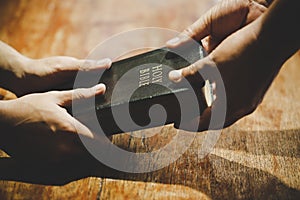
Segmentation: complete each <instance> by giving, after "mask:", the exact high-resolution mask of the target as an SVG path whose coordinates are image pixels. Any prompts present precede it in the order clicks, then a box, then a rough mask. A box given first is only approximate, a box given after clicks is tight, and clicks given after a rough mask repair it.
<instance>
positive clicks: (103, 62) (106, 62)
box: [97, 58, 112, 68]
mask: <svg viewBox="0 0 300 200" xmlns="http://www.w3.org/2000/svg"><path fill="white" fill-rule="evenodd" d="M111 63H112V61H111V59H110V58H105V59H102V60H98V61H97V65H99V66H103V65H107V66H108V68H109V67H110V66H111Z"/></svg>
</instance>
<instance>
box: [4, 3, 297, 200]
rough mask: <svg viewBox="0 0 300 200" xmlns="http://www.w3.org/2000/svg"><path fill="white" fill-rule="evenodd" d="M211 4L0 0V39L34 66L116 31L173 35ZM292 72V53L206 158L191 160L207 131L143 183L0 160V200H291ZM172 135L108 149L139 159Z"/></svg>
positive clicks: (78, 52)
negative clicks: (254, 107)
mask: <svg viewBox="0 0 300 200" xmlns="http://www.w3.org/2000/svg"><path fill="white" fill-rule="evenodd" d="M213 3H214V2H213V1H210V0H190V1H186V0H165V1H161V0H143V1H141V0H123V1H119V0H102V1H100V0H99V1H96V0H86V1H79V0H77V1H76V0H68V1H59V0H53V1H50V0H45V1H39V0H32V1H29V0H28V1H27V0H23V1H16V0H13V1H4V0H3V1H0V13H1V18H0V39H1V40H3V41H5V42H7V43H8V44H10V45H12V46H13V47H14V48H16V49H17V50H18V51H20V52H21V53H23V54H25V55H27V56H30V57H33V58H41V57H47V56H53V55H68V56H74V57H78V58H84V57H86V56H87V55H88V53H89V51H90V50H92V48H94V47H95V46H96V45H97V44H98V43H100V42H102V41H104V40H105V39H107V38H109V37H110V36H112V35H114V34H117V33H120V32H123V31H128V30H131V29H134V28H142V27H149V26H151V27H163V28H170V29H174V30H178V31H181V30H182V29H183V28H184V27H186V26H188V25H189V24H190V23H192V22H193V21H195V20H196V19H197V18H198V17H199V16H200V15H201V14H202V13H203V12H205V10H207V9H208V8H209V7H211V6H212V5H213ZM154 37H155V36H154ZM103 57H105V55H103ZM299 65H300V54H299V53H298V54H296V55H294V56H293V57H292V58H291V59H290V60H289V61H288V62H287V63H286V64H285V66H284V67H283V68H282V70H281V72H280V74H279V76H278V77H277V78H276V80H275V82H274V83H273V84H272V86H271V88H270V90H269V91H268V93H267V95H266V97H265V99H264V101H263V103H262V104H261V105H260V106H259V108H258V109H257V110H256V111H255V113H253V114H252V115H250V116H248V117H246V118H244V119H242V120H240V121H239V122H238V123H236V124H235V125H233V126H231V127H230V128H227V129H225V130H223V131H222V134H221V136H220V138H219V139H218V142H217V144H216V146H215V147H214V149H213V151H212V152H211V153H210V154H209V155H208V156H206V157H205V158H201V157H200V155H199V154H198V151H199V149H201V145H202V142H203V141H204V138H205V135H206V132H202V133H197V134H196V137H195V139H194V141H193V143H192V144H191V146H190V147H189V149H188V150H187V151H186V152H185V153H184V154H183V155H182V156H181V157H180V158H179V159H178V160H177V161H176V162H174V163H172V164H170V165H169V166H167V167H165V168H163V169H160V170H158V171H154V172H150V173H143V174H128V173H122V172H118V171H115V170H112V169H108V168H107V167H105V166H103V165H101V164H99V163H96V164H95V165H94V168H95V169H93V170H90V169H86V165H85V163H84V161H78V163H77V164H76V165H73V166H72V168H69V167H64V166H62V168H61V170H60V171H58V170H57V169H53V168H52V167H51V166H38V165H36V164H35V165H25V164H24V165H18V166H15V168H11V167H7V166H13V164H14V163H13V162H11V161H9V158H7V156H5V154H4V153H2V156H3V158H2V159H0V168H1V171H0V173H1V177H3V179H6V180H2V181H0V199H299V198H300V112H299V110H300V87H299V86H300V78H299V73H300V66H299ZM254 81H255V80H254ZM134 134H140V135H143V134H144V135H146V134H153V136H152V137H149V138H146V139H143V138H135V137H133V135H134ZM174 134H175V130H174V128H172V127H171V126H165V127H163V128H156V129H150V130H145V131H139V132H136V133H132V134H131V135H129V134H122V135H117V136H114V137H113V139H112V141H113V142H114V143H115V144H116V145H118V146H119V147H122V148H124V149H128V150H130V151H135V152H145V151H146V152H147V151H152V150H154V149H158V148H160V147H162V146H163V145H164V144H167V143H168V141H169V140H170V138H172V137H173V136H174ZM170 153H171V152H170ZM7 161H8V163H7ZM9 162H11V163H10V164H12V165H10V164H9ZM90 166H92V165H90ZM91 171H92V172H91ZM7 180H18V181H7ZM28 182H30V183H28ZM32 183H34V184H32Z"/></svg>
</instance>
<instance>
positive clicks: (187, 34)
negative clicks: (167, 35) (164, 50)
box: [167, 0, 268, 52]
mask: <svg viewBox="0 0 300 200" xmlns="http://www.w3.org/2000/svg"><path fill="white" fill-rule="evenodd" d="M267 6H268V3H267V2H266V1H265V0H256V1H254V0H223V1H221V2H220V3H218V4H217V5H215V6H214V7H213V8H211V9H210V10H209V11H208V12H206V13H205V14H204V15H203V16H202V17H201V18H200V19H199V20H197V21H196V22H195V23H194V24H192V25H191V26H189V27H188V28H187V29H185V30H184V31H183V32H182V34H180V35H179V36H178V37H176V38H174V39H172V40H170V41H168V42H167V46H168V47H171V48H174V47H177V46H180V45H182V44H184V43H186V42H187V41H188V40H190V39H194V40H196V41H200V40H202V45H203V47H204V48H205V50H206V51H207V52H211V51H212V50H213V49H214V48H215V47H216V46H217V45H219V44H220V43H221V42H222V41H223V40H224V39H225V38H226V37H227V36H229V35H230V34H232V33H233V32H235V31H237V30H238V29H240V28H242V27H243V26H245V25H247V24H249V23H250V22H252V21H254V20H255V19H257V18H258V17H259V16H260V15H261V14H262V13H264V12H265V10H266V9H267Z"/></svg>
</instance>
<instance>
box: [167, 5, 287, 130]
mask: <svg viewBox="0 0 300 200" xmlns="http://www.w3.org/2000/svg"><path fill="white" fill-rule="evenodd" d="M226 2H227V1H226ZM205 19H208V18H206V17H205ZM213 19H215V18H213ZM225 19H226V18H223V20H225ZM263 20H264V18H263V16H262V17H260V18H258V19H257V20H255V21H253V22H252V23H250V24H248V25H246V26H245V27H243V28H241V29H239V30H238V31H235V32H233V33H232V34H231V35H229V36H227V37H226V38H225V39H224V40H223V41H221V42H219V38H220V37H217V38H218V39H217V40H216V41H217V43H218V45H216V44H217V43H214V44H213V45H212V46H210V45H209V46H208V49H212V48H213V49H214V50H213V51H212V52H211V53H210V54H209V55H208V56H207V57H206V58H204V59H202V60H199V61H197V62H196V63H194V64H192V65H190V66H188V67H186V68H183V69H182V70H177V71H171V72H170V74H169V78H170V79H171V80H173V81H174V82H179V81H180V80H181V79H182V78H183V77H186V78H189V80H193V78H194V79H195V77H196V76H194V75H195V74H196V73H198V72H201V71H202V72H203V71H206V72H208V71H209V70H212V69H214V68H217V69H218V70H219V72H220V74H221V77H222V80H221V79H214V80H211V81H213V82H215V85H216V89H215V92H216V99H215V101H214V102H213V104H212V106H211V107H209V108H207V109H206V110H204V112H203V114H202V115H201V116H198V117H196V118H195V119H193V120H191V121H190V122H188V123H184V124H181V126H180V128H182V129H186V130H190V127H195V125H197V126H198V130H199V131H203V130H207V129H208V128H209V126H210V128H212V129H221V128H223V127H228V126H230V125H231V124H233V123H234V122H236V121H237V120H239V119H240V118H242V117H243V116H245V115H248V114H250V113H252V112H253V111H254V110H255V109H256V107H257V106H258V105H259V103H260V102H261V101H262V99H263V97H264V94H265V92H266V91H267V89H268V88H269V86H270V84H271V83H272V81H273V79H274V78H275V76H276V75H277V73H278V71H279V69H280V67H281V65H282V62H272V60H275V59H266V58H265V57H264V56H265V55H266V52H265V50H266V48H265V47H264V46H263V45H264V44H265V42H263V41H261V37H260V33H261V27H263ZM242 21H243V20H242ZM246 21H247V20H246ZM212 22H215V21H214V20H211V21H209V23H207V21H206V20H199V21H198V22H197V23H196V24H194V25H193V26H192V28H190V29H189V30H191V31H190V32H189V33H190V36H192V37H193V38H196V39H197V40H198V41H199V40H200V39H202V37H205V36H206V35H208V34H209V33H210V34H211V32H209V31H212V30H218V29H217V28H215V26H214V24H211V23H212ZM225 22H226V21H223V22H222V23H225ZM239 22H241V21H239ZM237 24H238V23H237ZM237 24H235V25H237ZM225 25H227V23H225ZM209 27H214V28H213V29H212V28H209ZM230 27H231V30H233V29H232V27H235V28H238V26H234V25H233V24H230ZM225 32H226V34H225V35H227V34H228V33H229V32H230V31H228V29H227V31H225ZM215 35H216V33H213V34H212V35H210V36H208V37H212V38H216V36H215ZM221 35H223V36H224V32H221ZM219 36H220V35H219ZM181 42H182V41H180V42H179V43H180V44H182V43H181ZM271 58H272V57H271ZM194 81H195V82H197V81H198V82H199V81H202V80H194ZM222 82H223V83H224V87H225V93H226V97H222V96H220V88H219V87H218V86H220V85H221V83H222ZM225 98H226V99H225ZM224 100H226V102H227V104H226V106H227V110H226V118H225V122H223V121H218V120H217V121H211V114H212V112H214V111H216V112H218V111H220V110H222V108H221V106H222V103H223V102H224ZM210 123H211V124H210Z"/></svg>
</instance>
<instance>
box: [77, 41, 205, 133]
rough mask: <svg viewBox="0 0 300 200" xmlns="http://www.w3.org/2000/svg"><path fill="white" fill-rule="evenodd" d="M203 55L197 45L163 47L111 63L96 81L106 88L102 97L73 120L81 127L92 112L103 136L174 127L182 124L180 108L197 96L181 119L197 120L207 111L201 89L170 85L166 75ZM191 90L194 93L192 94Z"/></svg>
mask: <svg viewBox="0 0 300 200" xmlns="http://www.w3.org/2000/svg"><path fill="white" fill-rule="evenodd" d="M205 55H206V53H205V51H204V49H203V48H202V46H201V45H199V44H197V45H187V46H185V47H181V48H180V49H172V50H170V49H168V48H166V47H164V48H160V49H156V50H152V51H149V52H146V53H143V54H140V55H136V56H133V57H130V58H127V59H123V60H120V61H117V62H114V63H113V64H112V66H111V68H110V69H108V70H106V71H105V72H104V73H103V75H102V76H101V78H100V80H99V82H100V83H104V84H105V85H106V92H105V94H104V95H101V96H97V97H96V98H95V106H94V107H92V108H91V107H90V108H87V107H85V108H84V109H82V110H81V111H79V112H77V113H76V117H77V118H79V120H80V121H83V123H84V122H87V121H88V120H89V119H90V118H91V117H92V115H90V112H96V115H97V119H98V122H99V124H100V126H101V128H102V130H103V131H104V133H105V134H106V135H112V134H116V133H123V132H130V131H134V130H139V129H144V128H150V127H155V126H161V125H165V124H170V123H176V124H177V125H178V124H180V121H182V119H181V117H182V110H181V107H182V104H185V106H186V104H189V102H190V99H189V98H191V95H194V94H197V95H196V98H197V105H194V104H193V105H190V106H187V108H185V112H188V113H189V116H188V117H186V116H185V118H184V119H185V120H189V118H190V119H191V118H193V117H195V116H199V114H201V113H202V111H203V110H204V109H205V108H206V107H207V103H206V100H205V97H204V95H203V93H202V90H201V87H200V88H199V85H198V88H191V87H190V86H187V85H189V84H186V83H173V82H172V81H170V80H169V78H168V74H169V72H170V71H171V70H173V69H180V68H183V67H186V66H188V65H190V64H191V63H194V62H196V61H197V60H199V59H201V58H203V57H204V56H205ZM195 89H197V90H198V91H196V92H195V93H194V91H193V90H195ZM178 97H179V98H178ZM182 99H183V100H182ZM153 105H156V107H155V109H152V108H151V107H152V106H153ZM157 105H160V106H157ZM195 106H198V107H195ZM196 108H197V109H196ZM151 109H152V111H151ZM197 110H199V111H200V113H199V112H198V111H197Z"/></svg>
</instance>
